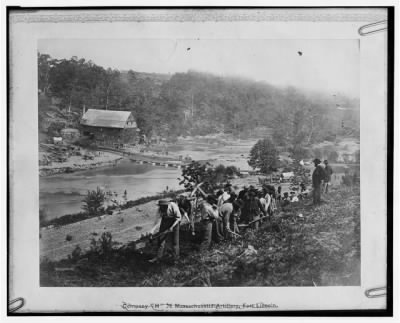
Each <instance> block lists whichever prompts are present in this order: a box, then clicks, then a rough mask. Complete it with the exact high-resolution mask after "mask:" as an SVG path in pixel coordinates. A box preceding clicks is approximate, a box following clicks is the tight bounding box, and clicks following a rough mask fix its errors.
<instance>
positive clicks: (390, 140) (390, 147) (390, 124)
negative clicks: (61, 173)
mask: <svg viewBox="0 0 400 323" xmlns="http://www.w3.org/2000/svg"><path fill="white" fill-rule="evenodd" d="M331 8H341V9H342V8H343V9H347V8H353V9H355V8H364V9H368V8H371V9H372V8H381V9H387V10H388V29H387V44H388V47H387V138H386V140H387V142H386V143H387V155H386V158H387V165H386V166H387V179H386V180H387V184H386V189H387V191H386V194H387V227H386V229H387V244H386V246H387V255H386V256H387V271H386V279H387V285H386V289H387V294H386V309H379V310H369V309H361V310H357V309H355V310H304V311H299V310H293V311H290V310H277V311H240V312H234V311H227V312H151V313H150V312H83V313H80V312H71V313H47V312H43V313H41V312H35V313H18V312H13V313H11V312H10V311H9V309H8V310H7V316H96V315H102V316H288V317H294V316H299V317H305V316H317V317H322V316H336V317H338V316H339V317H343V316H346V317H347V316H349V317H361V316H373V317H379V316H386V317H387V316H392V315H393V230H394V229H393V188H394V186H393V184H394V182H393V175H394V174H393V158H394V68H395V66H394V58H395V56H394V51H395V47H394V26H395V21H394V20H395V8H394V6H351V7H341V6H329V7H309V6H288V7H268V6H266V7H248V6H233V7H231V6H215V7H209V6H187V7H186V6H176V7H172V6H171V7H164V6H155V7H151V6H132V7H131V6H116V7H113V6H104V7H100V6H93V7H92V6H82V7H76V6H74V7H22V6H7V7H6V25H7V26H6V35H7V39H6V43H7V53H6V59H7V63H6V65H7V71H6V81H7V123H8V124H7V152H6V156H7V157H6V158H7V166H6V168H7V186H6V188H7V202H6V203H7V205H6V209H7V299H8V300H10V280H9V277H10V216H11V215H10V194H11V193H10V189H11V187H10V180H11V174H10V144H9V143H10V123H11V120H10V87H9V83H10V14H11V13H14V12H21V13H22V12H29V11H31V10H35V11H36V10H44V11H47V10H55V11H62V10H65V11H77V10H100V11H102V10H123V9H125V10H143V9H145V10H147V9H149V10H155V9H165V10H181V9H196V10H204V9H208V10H213V9H215V10H218V9H254V10H257V9H331Z"/></svg>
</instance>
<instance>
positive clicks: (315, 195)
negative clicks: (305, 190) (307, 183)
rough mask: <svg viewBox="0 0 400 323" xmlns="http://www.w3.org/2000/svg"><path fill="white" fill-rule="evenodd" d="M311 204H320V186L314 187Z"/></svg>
mask: <svg viewBox="0 0 400 323" xmlns="http://www.w3.org/2000/svg"><path fill="white" fill-rule="evenodd" d="M313 204H314V205H318V204H321V185H317V186H314V190H313Z"/></svg>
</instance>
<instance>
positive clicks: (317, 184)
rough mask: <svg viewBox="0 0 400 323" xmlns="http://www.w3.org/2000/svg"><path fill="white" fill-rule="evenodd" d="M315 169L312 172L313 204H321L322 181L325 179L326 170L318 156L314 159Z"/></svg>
mask: <svg viewBox="0 0 400 323" xmlns="http://www.w3.org/2000/svg"><path fill="white" fill-rule="evenodd" d="M313 163H314V166H315V169H314V171H313V173H312V184H313V204H314V205H318V204H321V183H322V181H323V180H325V171H324V169H323V168H322V166H321V165H320V164H321V161H320V160H319V159H318V158H316V159H314V161H313Z"/></svg>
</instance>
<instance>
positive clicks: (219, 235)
mask: <svg viewBox="0 0 400 323" xmlns="http://www.w3.org/2000/svg"><path fill="white" fill-rule="evenodd" d="M223 239H224V221H223V219H222V218H218V219H215V220H213V240H214V241H215V242H220V241H221V240H223Z"/></svg>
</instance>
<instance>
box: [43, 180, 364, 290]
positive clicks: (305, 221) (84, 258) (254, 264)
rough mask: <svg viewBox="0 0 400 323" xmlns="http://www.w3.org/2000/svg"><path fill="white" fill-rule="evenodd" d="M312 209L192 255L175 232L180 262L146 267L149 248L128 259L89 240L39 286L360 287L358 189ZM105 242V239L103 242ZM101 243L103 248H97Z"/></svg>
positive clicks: (47, 267) (297, 206) (185, 235)
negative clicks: (86, 247) (87, 247)
mask: <svg viewBox="0 0 400 323" xmlns="http://www.w3.org/2000/svg"><path fill="white" fill-rule="evenodd" d="M324 200H325V203H324V204H322V205H321V206H318V207H313V206H310V205H309V202H310V201H309V200H306V201H304V202H300V203H292V204H290V205H289V206H287V207H285V208H283V209H282V210H281V212H279V213H278V214H277V215H276V216H274V218H273V219H272V221H265V222H264V224H263V225H262V226H261V228H260V229H259V230H258V231H252V230H247V231H245V232H244V233H243V236H242V237H241V238H238V239H237V240H234V241H225V242H222V243H220V244H217V245H214V246H213V247H212V249H211V250H209V251H206V252H202V253H200V252H198V251H195V246H196V237H195V238H193V237H192V236H191V235H190V232H185V231H182V232H181V258H180V260H179V261H178V262H177V263H174V262H173V261H172V260H168V259H166V260H165V261H163V262H162V263H160V264H153V265H151V266H149V263H148V262H147V260H148V259H150V258H151V257H152V255H154V253H155V246H154V247H153V249H149V250H146V251H145V253H140V252H135V251H134V249H133V248H132V246H130V245H124V246H114V247H113V249H111V248H112V246H113V243H112V242H111V241H110V240H107V241H106V240H105V239H103V245H102V246H101V244H100V243H101V241H100V240H101V239H97V240H96V239H94V241H93V242H92V251H91V252H88V253H87V254H80V253H79V252H74V253H73V254H72V256H71V258H70V259H68V260H63V261H59V262H48V261H47V262H42V263H41V271H40V272H41V278H40V283H41V286H92V287H100V286H157V287H158V286H175V287H176V286H357V285H360V195H359V187H353V188H347V187H339V188H334V189H333V190H332V192H331V193H330V194H329V195H328V196H324ZM109 238H110V237H109ZM105 241H106V242H105Z"/></svg>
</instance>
